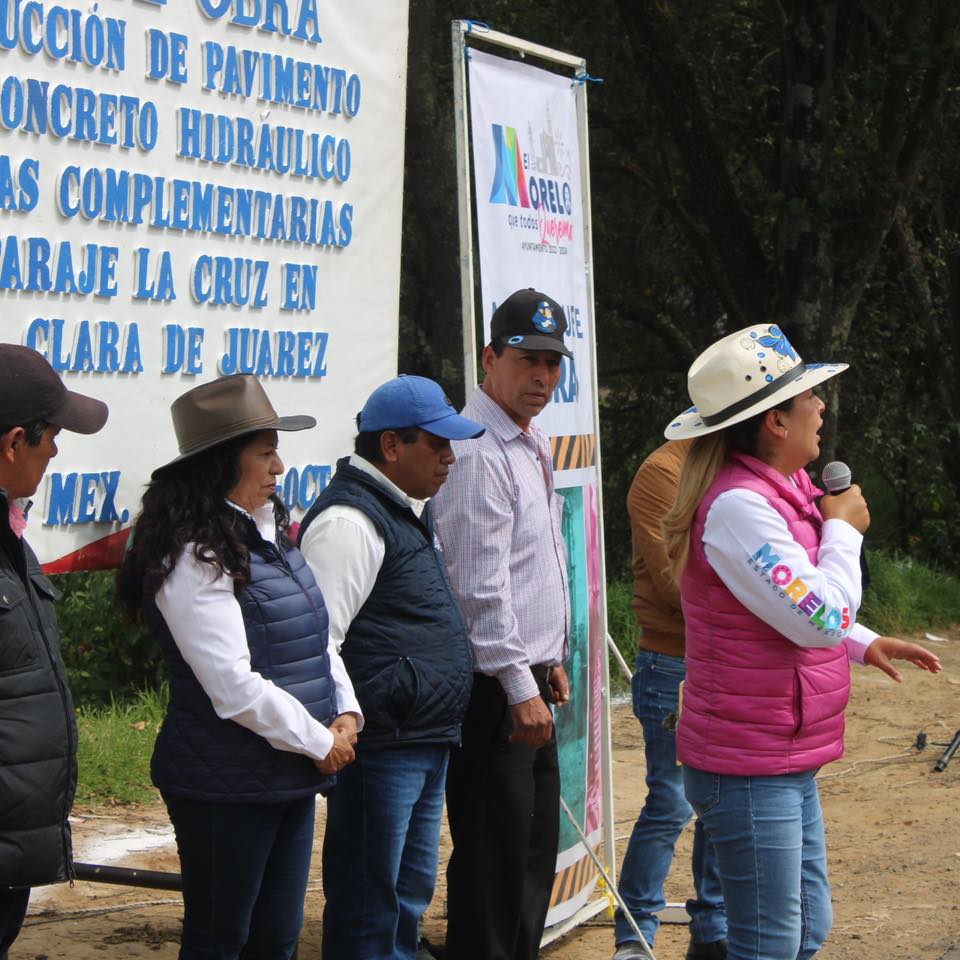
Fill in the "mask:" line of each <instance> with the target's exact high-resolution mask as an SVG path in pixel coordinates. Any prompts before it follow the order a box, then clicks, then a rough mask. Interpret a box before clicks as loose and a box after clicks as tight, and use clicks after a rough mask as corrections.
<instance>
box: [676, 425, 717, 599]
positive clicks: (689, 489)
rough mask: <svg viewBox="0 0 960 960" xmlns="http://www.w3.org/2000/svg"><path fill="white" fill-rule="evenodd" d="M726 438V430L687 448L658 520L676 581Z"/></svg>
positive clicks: (684, 563)
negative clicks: (667, 507) (673, 490)
mask: <svg viewBox="0 0 960 960" xmlns="http://www.w3.org/2000/svg"><path fill="white" fill-rule="evenodd" d="M728 449H729V438H728V436H727V431H726V430H718V431H717V432H716V433H708V434H707V435H706V436H703V437H697V439H696V440H694V441H693V443H692V444H691V445H690V449H689V450H688V451H687V456H686V459H685V460H684V461H683V469H682V470H681V472H680V483H679V485H678V487H677V498H676V500H674V502H673V506H672V507H671V508H670V510H669V511H668V512H667V513H666V515H665V516H664V518H663V520H662V521H661V524H660V528H661V530H662V532H663V540H664V545H665V547H666V550H667V556H668V557H669V558H670V564H669V567H668V568H667V569H668V572H669V574H670V576H671V577H673V579H674V580H675V581H676V582H677V583H679V582H680V577H681V576H682V575H683V570H684V568H685V567H686V565H687V557H688V556H689V555H690V528H691V527H692V526H693V518H694V516H695V515H696V512H697V507H699V506H700V501H701V500H703V498H704V497H705V496H706V493H707V491H708V490H709V489H710V487H711V485H712V484H713V481H714V480H716V478H717V474H718V473H719V472H720V467H722V466H723V461H724V460H725V459H726V458H727V450H728Z"/></svg>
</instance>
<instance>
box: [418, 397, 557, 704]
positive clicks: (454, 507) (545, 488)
mask: <svg viewBox="0 0 960 960" xmlns="http://www.w3.org/2000/svg"><path fill="white" fill-rule="evenodd" d="M463 415H464V416H465V417H469V418H470V419H471V420H478V421H479V422H480V423H482V424H483V425H484V426H485V427H486V428H487V432H486V433H485V434H484V435H483V436H482V437H480V439H478V440H467V441H455V442H454V443H453V449H454V453H455V454H456V457H457V462H456V463H455V464H454V465H453V466H452V467H451V469H450V476H449V478H448V479H447V482H446V483H445V484H444V485H443V487H442V488H441V489H440V492H439V493H438V494H437V495H436V497H434V499H433V510H434V520H435V523H436V527H437V529H438V531H439V533H440V539H441V542H442V544H443V551H444V556H445V558H446V562H447V568H448V570H449V571H450V579H451V581H452V583H453V588H454V591H455V592H456V595H457V599H458V600H459V601H460V607H461V609H462V611H463V614H464V616H465V617H466V620H467V624H468V626H469V628H470V640H471V643H472V646H473V658H474V668H475V669H476V670H477V671H478V672H480V673H484V674H487V675H489V676H494V677H496V678H497V679H498V680H499V681H500V683H501V685H502V686H503V689H504V691H505V692H506V695H507V702H508V703H509V704H515V703H520V702H522V701H524V700H530V699H532V698H533V697H536V696H537V695H538V690H537V683H536V681H535V680H534V678H533V675H532V674H531V672H530V668H531V667H533V666H537V665H542V664H547V665H553V664H557V663H560V662H562V661H563V660H564V659H565V658H566V656H567V643H568V635H569V629H570V594H569V587H568V584H567V550H566V545H565V544H564V541H563V535H562V530H561V521H562V519H563V497H561V496H559V495H558V494H557V493H556V492H555V491H554V488H553V463H552V457H551V453H550V443H549V441H548V439H547V437H546V435H545V434H544V433H543V431H542V430H540V429H538V428H537V427H536V426H535V425H533V424H531V425H530V429H529V431H528V432H525V431H524V430H522V429H521V428H520V426H518V425H517V424H516V423H515V422H514V421H513V420H512V419H511V417H510V416H509V414H507V412H506V411H505V410H503V409H502V408H501V407H500V406H499V405H498V404H497V403H496V401H494V400H493V399H492V398H490V397H489V396H487V394H486V393H484V392H483V390H482V388H479V387H478V388H477V390H476V391H475V392H474V394H473V396H472V397H471V398H470V400H469V401H468V403H467V405H466V407H464V410H463Z"/></svg>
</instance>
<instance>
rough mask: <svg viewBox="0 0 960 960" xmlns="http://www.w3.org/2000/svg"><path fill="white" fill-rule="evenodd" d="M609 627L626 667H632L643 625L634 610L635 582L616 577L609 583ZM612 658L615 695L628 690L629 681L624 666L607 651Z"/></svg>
mask: <svg viewBox="0 0 960 960" xmlns="http://www.w3.org/2000/svg"><path fill="white" fill-rule="evenodd" d="M607 629H608V630H609V631H610V636H611V637H612V638H613V641H614V643H616V645H617V647H618V649H619V650H620V653H622V654H623V659H624V660H626V661H627V666H628V667H629V668H630V669H631V670H633V664H634V661H635V660H636V658H637V641H638V640H639V639H640V627H639V625H638V624H637V618H636V616H634V613H633V582H632V581H628V580H615V581H613V582H612V583H608V584H607ZM608 656H609V661H610V689H611V691H612V692H613V693H614V694H619V693H625V692H626V691H628V690H629V689H630V681H629V680H627V678H626V677H625V676H624V673H623V669H622V668H621V666H620V664H619V663H617V659H616V657H615V656H614V655H613V654H612V653H610V654H608Z"/></svg>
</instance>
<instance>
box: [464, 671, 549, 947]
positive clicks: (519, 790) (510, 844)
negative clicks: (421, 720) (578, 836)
mask: <svg viewBox="0 0 960 960" xmlns="http://www.w3.org/2000/svg"><path fill="white" fill-rule="evenodd" d="M534 675H535V677H536V678H537V684H538V686H539V687H540V693H541V696H542V697H543V698H544V700H545V701H546V702H547V703H549V695H548V690H547V683H546V671H545V670H543V669H535V670H534ZM512 731H513V721H512V718H511V714H510V709H509V707H508V706H507V700H506V695H505V694H504V692H503V687H501V685H500V682H499V681H498V680H497V679H496V678H494V677H487V676H484V675H482V674H475V675H474V682H473V693H472V695H471V697H470V706H469V707H468V709H467V715H466V717H465V719H464V724H463V746H462V747H461V748H460V749H458V750H457V749H455V750H454V751H453V753H452V754H451V757H450V768H449V773H448V775H447V816H448V818H449V821H450V834H451V837H452V839H453V854H452V855H451V857H450V863H449V865H448V866H447V917H448V920H447V956H448V957H449V958H451V960H453V958H455V960H533V958H535V957H536V956H537V953H538V952H539V949H540V938H541V936H542V934H543V924H544V920H545V919H546V915H547V908H548V906H549V904H550V894H551V891H552V889H553V878H554V873H555V872H556V864H557V845H558V842H559V832H560V767H559V764H558V760H557V740H556V735H555V734H553V735H551V737H550V740H549V742H548V743H547V744H546V745H544V746H543V747H540V748H539V749H537V750H535V749H534V748H533V747H528V746H526V745H524V744H518V743H509V742H508V740H509V736H510V734H511V732H512Z"/></svg>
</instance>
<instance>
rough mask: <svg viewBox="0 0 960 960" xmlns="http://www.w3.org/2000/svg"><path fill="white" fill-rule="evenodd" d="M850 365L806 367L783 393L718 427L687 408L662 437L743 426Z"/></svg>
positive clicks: (777, 392) (699, 434)
mask: <svg viewBox="0 0 960 960" xmlns="http://www.w3.org/2000/svg"><path fill="white" fill-rule="evenodd" d="M849 366H850V365H849V364H847V363H808V364H806V365H805V369H804V371H803V373H802V374H800V376H799V377H796V378H795V379H794V380H791V381H790V382H789V383H787V384H785V385H784V386H783V388H782V389H780V390H775V391H774V392H773V393H770V394H768V395H767V396H765V397H764V398H763V399H762V400H760V401H758V402H757V403H755V404H753V405H752V406H749V407H747V408H746V409H745V410H741V411H739V412H737V413H736V414H734V415H732V416H730V417H728V418H727V419H725V420H723V421H722V422H721V423H714V424H711V425H710V426H707V424H705V423H704V422H703V419H702V418H701V415H700V412H699V411H698V410H697V408H696V407H690V408H689V409H688V410H684V412H683V413H681V414H680V415H679V416H677V417H674V418H673V419H672V420H671V421H670V423H669V424H668V425H667V428H666V429H665V430H664V431H663V435H664V436H665V437H666V438H667V439H668V440H688V439H690V438H691V437H702V436H706V435H707V434H708V433H716V431H717V430H723V429H724V428H725V427H732V426H733V425H734V424H735V423H742V422H743V421H744V420H749V419H750V418H751V417H755V416H756V415H757V414H758V413H763V412H764V411H765V410H770V409H771V408H773V407H775V406H776V405H777V404H778V403H782V402H783V401H784V400H789V399H790V398H791V397H795V396H797V395H798V394H800V393H803V392H804V391H805V390H810V389H812V388H813V387H815V386H817V385H818V384H821V383H823V382H824V380H829V379H830V378H831V377H835V376H836V375H837V374H838V373H843V371H844V370H846V369H847V368H848V367H849Z"/></svg>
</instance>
